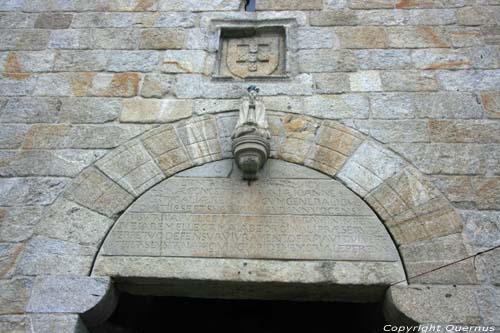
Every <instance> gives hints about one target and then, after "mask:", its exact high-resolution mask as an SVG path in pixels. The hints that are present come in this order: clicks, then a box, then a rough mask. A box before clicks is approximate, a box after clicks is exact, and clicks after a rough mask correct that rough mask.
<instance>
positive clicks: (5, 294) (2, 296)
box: [0, 277, 33, 315]
mask: <svg viewBox="0 0 500 333" xmlns="http://www.w3.org/2000/svg"><path fill="white" fill-rule="evenodd" d="M32 286H33V279H31V278H24V277H16V278H13V279H10V280H0V291H1V292H0V314H2V315H4V314H22V313H24V311H25V309H26V305H27V303H28V299H29V297H30V293H31V287H32Z"/></svg>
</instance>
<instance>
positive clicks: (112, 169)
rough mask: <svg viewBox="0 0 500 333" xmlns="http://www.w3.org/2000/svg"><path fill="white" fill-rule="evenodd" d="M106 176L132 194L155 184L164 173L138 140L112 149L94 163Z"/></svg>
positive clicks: (135, 194)
mask: <svg viewBox="0 0 500 333" xmlns="http://www.w3.org/2000/svg"><path fill="white" fill-rule="evenodd" d="M96 166H97V168H99V170H101V171H102V172H104V174H105V175H106V176H108V177H109V178H111V179H112V180H114V181H115V182H116V183H118V184H120V185H121V186H122V187H123V188H124V189H126V190H127V191H128V192H129V193H132V194H133V195H134V196H138V195H140V194H141V193H142V192H144V191H146V190H147V189H148V188H150V187H151V186H153V185H155V184H156V183H158V182H159V181H161V180H162V179H163V178H165V175H164V174H163V172H162V171H161V170H160V168H159V167H158V166H157V165H156V163H155V161H154V160H153V158H152V157H151V156H150V155H149V153H148V152H147V150H146V149H145V148H144V147H143V146H142V143H141V142H140V141H138V140H137V141H136V140H134V141H132V142H129V143H126V144H125V145H122V146H120V147H119V148H117V149H115V150H113V151H112V152H111V153H109V154H108V155H106V156H105V157H104V158H102V159H100V160H99V161H98V162H97V163H96Z"/></svg>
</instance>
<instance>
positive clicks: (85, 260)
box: [16, 236, 97, 275]
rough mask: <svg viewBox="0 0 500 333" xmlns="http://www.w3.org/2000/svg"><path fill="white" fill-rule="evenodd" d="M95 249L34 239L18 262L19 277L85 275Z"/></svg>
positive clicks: (40, 237) (43, 238)
mask: <svg viewBox="0 0 500 333" xmlns="http://www.w3.org/2000/svg"><path fill="white" fill-rule="evenodd" d="M96 252H97V248H96V247H94V246H83V245H80V244H77V243H72V242H67V241H62V240H58V239H52V238H46V237H42V236H37V237H34V238H32V239H31V240H30V242H29V244H28V246H27V248H26V250H25V251H24V252H23V255H22V257H21V258H20V260H19V261H18V264H17V268H16V274H20V275H87V274H89V272H90V268H91V267H92V262H93V260H94V255H95V253H96Z"/></svg>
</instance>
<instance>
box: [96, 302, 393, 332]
mask: <svg viewBox="0 0 500 333" xmlns="http://www.w3.org/2000/svg"><path fill="white" fill-rule="evenodd" d="M384 325H385V321H384V318H383V315H382V309H381V305H380V304H374V303H367V304H362V303H359V304H358V303H333V302H292V301H254V300H218V299H198V298H183V297H150V296H134V295H130V294H122V295H121V297H120V301H119V303H118V307H117V308H116V310H115V312H114V314H113V315H112V316H111V318H109V320H108V321H107V322H106V323H104V324H103V325H102V326H100V327H97V328H94V329H92V330H91V332H92V333H103V332H106V333H136V332H137V333H139V332H140V333H149V332H169V331H170V332H175V331H180V330H182V331H183V332H212V331H213V332H221V333H222V332H231V333H234V332H238V333H250V332H251V333H256V332H269V333H271V332H272V333H280V332H286V333H290V332H329V333H331V332H359V333H363V332H367V333H375V332H383V327H384Z"/></svg>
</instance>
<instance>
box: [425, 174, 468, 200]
mask: <svg viewBox="0 0 500 333" xmlns="http://www.w3.org/2000/svg"><path fill="white" fill-rule="evenodd" d="M432 182H433V183H434V185H436V187H437V188H438V189H439V190H440V191H441V192H442V193H443V194H444V195H445V196H446V197H447V198H448V200H450V201H452V202H453V203H454V204H455V205H457V204H459V205H462V206H470V205H472V203H473V201H474V200H475V199H474V191H473V188H472V177H470V176H439V175H438V176H433V177H432Z"/></svg>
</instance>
